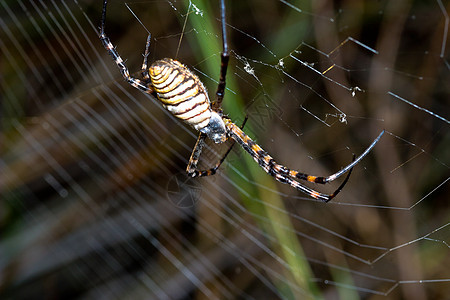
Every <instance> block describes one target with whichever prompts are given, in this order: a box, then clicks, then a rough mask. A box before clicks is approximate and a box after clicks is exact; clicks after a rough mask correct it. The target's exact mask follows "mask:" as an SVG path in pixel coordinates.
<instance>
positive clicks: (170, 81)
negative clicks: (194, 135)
mask: <svg viewBox="0 0 450 300" xmlns="http://www.w3.org/2000/svg"><path fill="white" fill-rule="evenodd" d="M149 75H150V79H151V81H152V85H153V88H154V90H155V92H156V93H157V96H158V99H159V100H160V101H161V102H162V103H163V104H164V107H165V108H166V109H167V110H168V111H170V112H171V113H172V114H173V115H174V116H175V117H177V118H180V119H182V120H183V121H185V122H186V123H188V124H189V125H191V126H193V127H194V128H195V129H197V130H200V129H203V128H204V127H206V126H207V125H208V123H209V120H210V118H211V105H210V101H209V97H208V94H207V92H206V89H205V87H204V86H203V83H202V82H201V81H200V79H199V78H198V77H197V76H196V75H195V74H194V73H192V72H191V71H190V70H189V69H188V68H186V67H185V66H184V65H182V64H181V63H180V62H178V61H176V60H173V59H170V58H165V59H161V60H157V61H155V62H154V63H153V64H152V65H151V66H150V68H149Z"/></svg>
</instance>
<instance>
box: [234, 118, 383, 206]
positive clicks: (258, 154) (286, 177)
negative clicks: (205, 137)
mask: <svg viewBox="0 0 450 300" xmlns="http://www.w3.org/2000/svg"><path fill="white" fill-rule="evenodd" d="M225 125H226V127H227V130H228V132H229V135H230V137H231V138H232V139H234V140H235V141H236V142H238V143H239V144H240V145H241V147H242V148H244V149H245V150H246V151H247V152H248V153H249V154H250V155H251V156H252V157H253V159H254V160H255V161H256V162H257V163H258V164H259V165H260V166H261V168H263V170H264V171H265V172H266V173H267V174H269V175H271V176H273V177H274V178H275V179H276V180H277V181H279V182H282V183H286V184H289V185H291V186H292V187H294V188H296V189H298V190H300V191H301V192H303V193H305V194H308V195H309V196H311V197H313V198H315V199H319V200H322V201H324V202H328V201H330V200H331V199H333V198H334V197H336V195H337V194H338V193H339V192H340V191H341V190H342V188H343V187H344V186H345V184H346V183H347V181H348V179H349V177H350V174H351V171H352V169H353V167H354V166H355V165H356V164H357V163H358V162H359V161H361V159H362V158H363V157H364V156H366V155H367V153H369V151H370V150H371V149H372V148H373V147H374V146H375V144H376V143H377V142H378V141H379V139H380V138H381V136H382V135H383V133H384V131H383V132H381V133H380V135H379V136H378V137H377V138H376V139H375V141H374V142H373V143H372V144H371V145H370V146H369V147H368V148H367V149H366V151H364V153H363V154H361V155H360V156H359V157H358V158H356V159H355V158H353V162H352V163H351V164H349V165H348V166H347V167H345V168H344V169H342V170H341V171H339V172H337V173H335V174H333V175H331V176H328V177H317V176H311V175H307V174H305V173H300V172H297V171H294V170H291V169H289V168H287V167H285V166H283V165H280V164H278V163H277V162H275V160H274V159H273V158H272V157H271V156H270V155H269V154H268V153H267V152H266V151H264V150H263V149H262V148H261V147H260V146H259V145H257V144H256V143H255V142H254V141H253V140H252V139H251V138H250V137H249V136H248V135H246V134H245V133H244V132H243V131H242V130H241V129H240V128H239V127H238V126H236V124H234V123H232V122H231V121H228V122H226V123H225ZM346 172H348V175H347V176H346V178H345V179H344V182H342V184H341V185H340V186H339V188H338V189H337V190H336V191H334V193H332V194H329V195H327V194H323V193H320V192H317V191H315V190H313V189H311V188H309V187H307V186H305V185H303V184H301V183H300V182H298V181H297V180H295V179H301V180H307V181H310V182H314V183H323V184H325V183H328V182H330V181H333V180H335V179H336V178H338V177H340V176H341V175H342V174H344V173H346Z"/></svg>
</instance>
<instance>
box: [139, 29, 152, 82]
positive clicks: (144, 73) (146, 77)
mask: <svg viewBox="0 0 450 300" xmlns="http://www.w3.org/2000/svg"><path fill="white" fill-rule="evenodd" d="M151 39H152V36H151V34H150V33H149V34H148V36H147V42H146V43H145V52H144V62H143V63H142V68H141V70H142V78H144V80H149V79H150V75H149V74H148V55H149V54H150V42H151Z"/></svg>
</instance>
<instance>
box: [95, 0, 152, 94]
mask: <svg viewBox="0 0 450 300" xmlns="http://www.w3.org/2000/svg"><path fill="white" fill-rule="evenodd" d="M107 3H108V0H105V1H103V12H102V21H101V25H100V36H99V38H100V40H101V42H102V44H103V47H105V49H106V51H107V52H108V53H109V55H111V57H112V58H113V59H114V62H115V63H116V65H117V67H118V68H119V70H120V73H121V74H122V76H123V78H125V80H126V81H127V82H128V83H129V84H130V85H131V86H133V87H135V88H137V89H139V90H141V91H143V92H144V93H148V94H152V93H153V89H152V87H151V85H150V84H148V82H147V81H142V80H140V79H137V78H133V77H131V76H130V72H129V71H128V68H127V66H126V65H125V62H124V61H123V59H122V57H120V55H119V53H118V52H117V50H116V48H115V47H114V46H113V44H112V43H111V41H110V40H109V38H108V37H107V36H106V34H105V20H106V5H107ZM147 43H148V41H147Z"/></svg>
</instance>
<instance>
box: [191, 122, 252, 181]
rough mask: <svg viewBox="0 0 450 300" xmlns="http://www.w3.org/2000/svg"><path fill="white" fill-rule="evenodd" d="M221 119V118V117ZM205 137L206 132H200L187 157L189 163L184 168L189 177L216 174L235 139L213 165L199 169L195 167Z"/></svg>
mask: <svg viewBox="0 0 450 300" xmlns="http://www.w3.org/2000/svg"><path fill="white" fill-rule="evenodd" d="M222 119H223V118H222ZM247 120H248V116H245V119H244V122H242V125H241V127H240V128H241V129H243V128H244V126H245V123H247ZM205 138H206V134H204V133H200V134H199V136H198V138H197V142H196V143H195V146H194V150H192V154H191V157H190V158H189V163H188V166H187V168H186V173H187V174H188V175H189V176H191V177H203V176H211V175H214V174H216V172H217V170H218V169H219V167H220V166H221V165H222V163H223V162H224V161H225V159H226V158H227V156H228V154H229V153H230V152H231V150H232V149H233V146H234V144H235V143H236V141H235V140H232V142H231V145H230V147H229V148H228V150H227V152H225V154H224V155H223V156H222V158H221V159H220V160H219V161H218V162H217V163H216V164H215V165H214V167H212V168H210V169H208V170H199V169H198V168H197V164H198V160H199V158H200V154H201V153H202V149H203V146H205Z"/></svg>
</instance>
